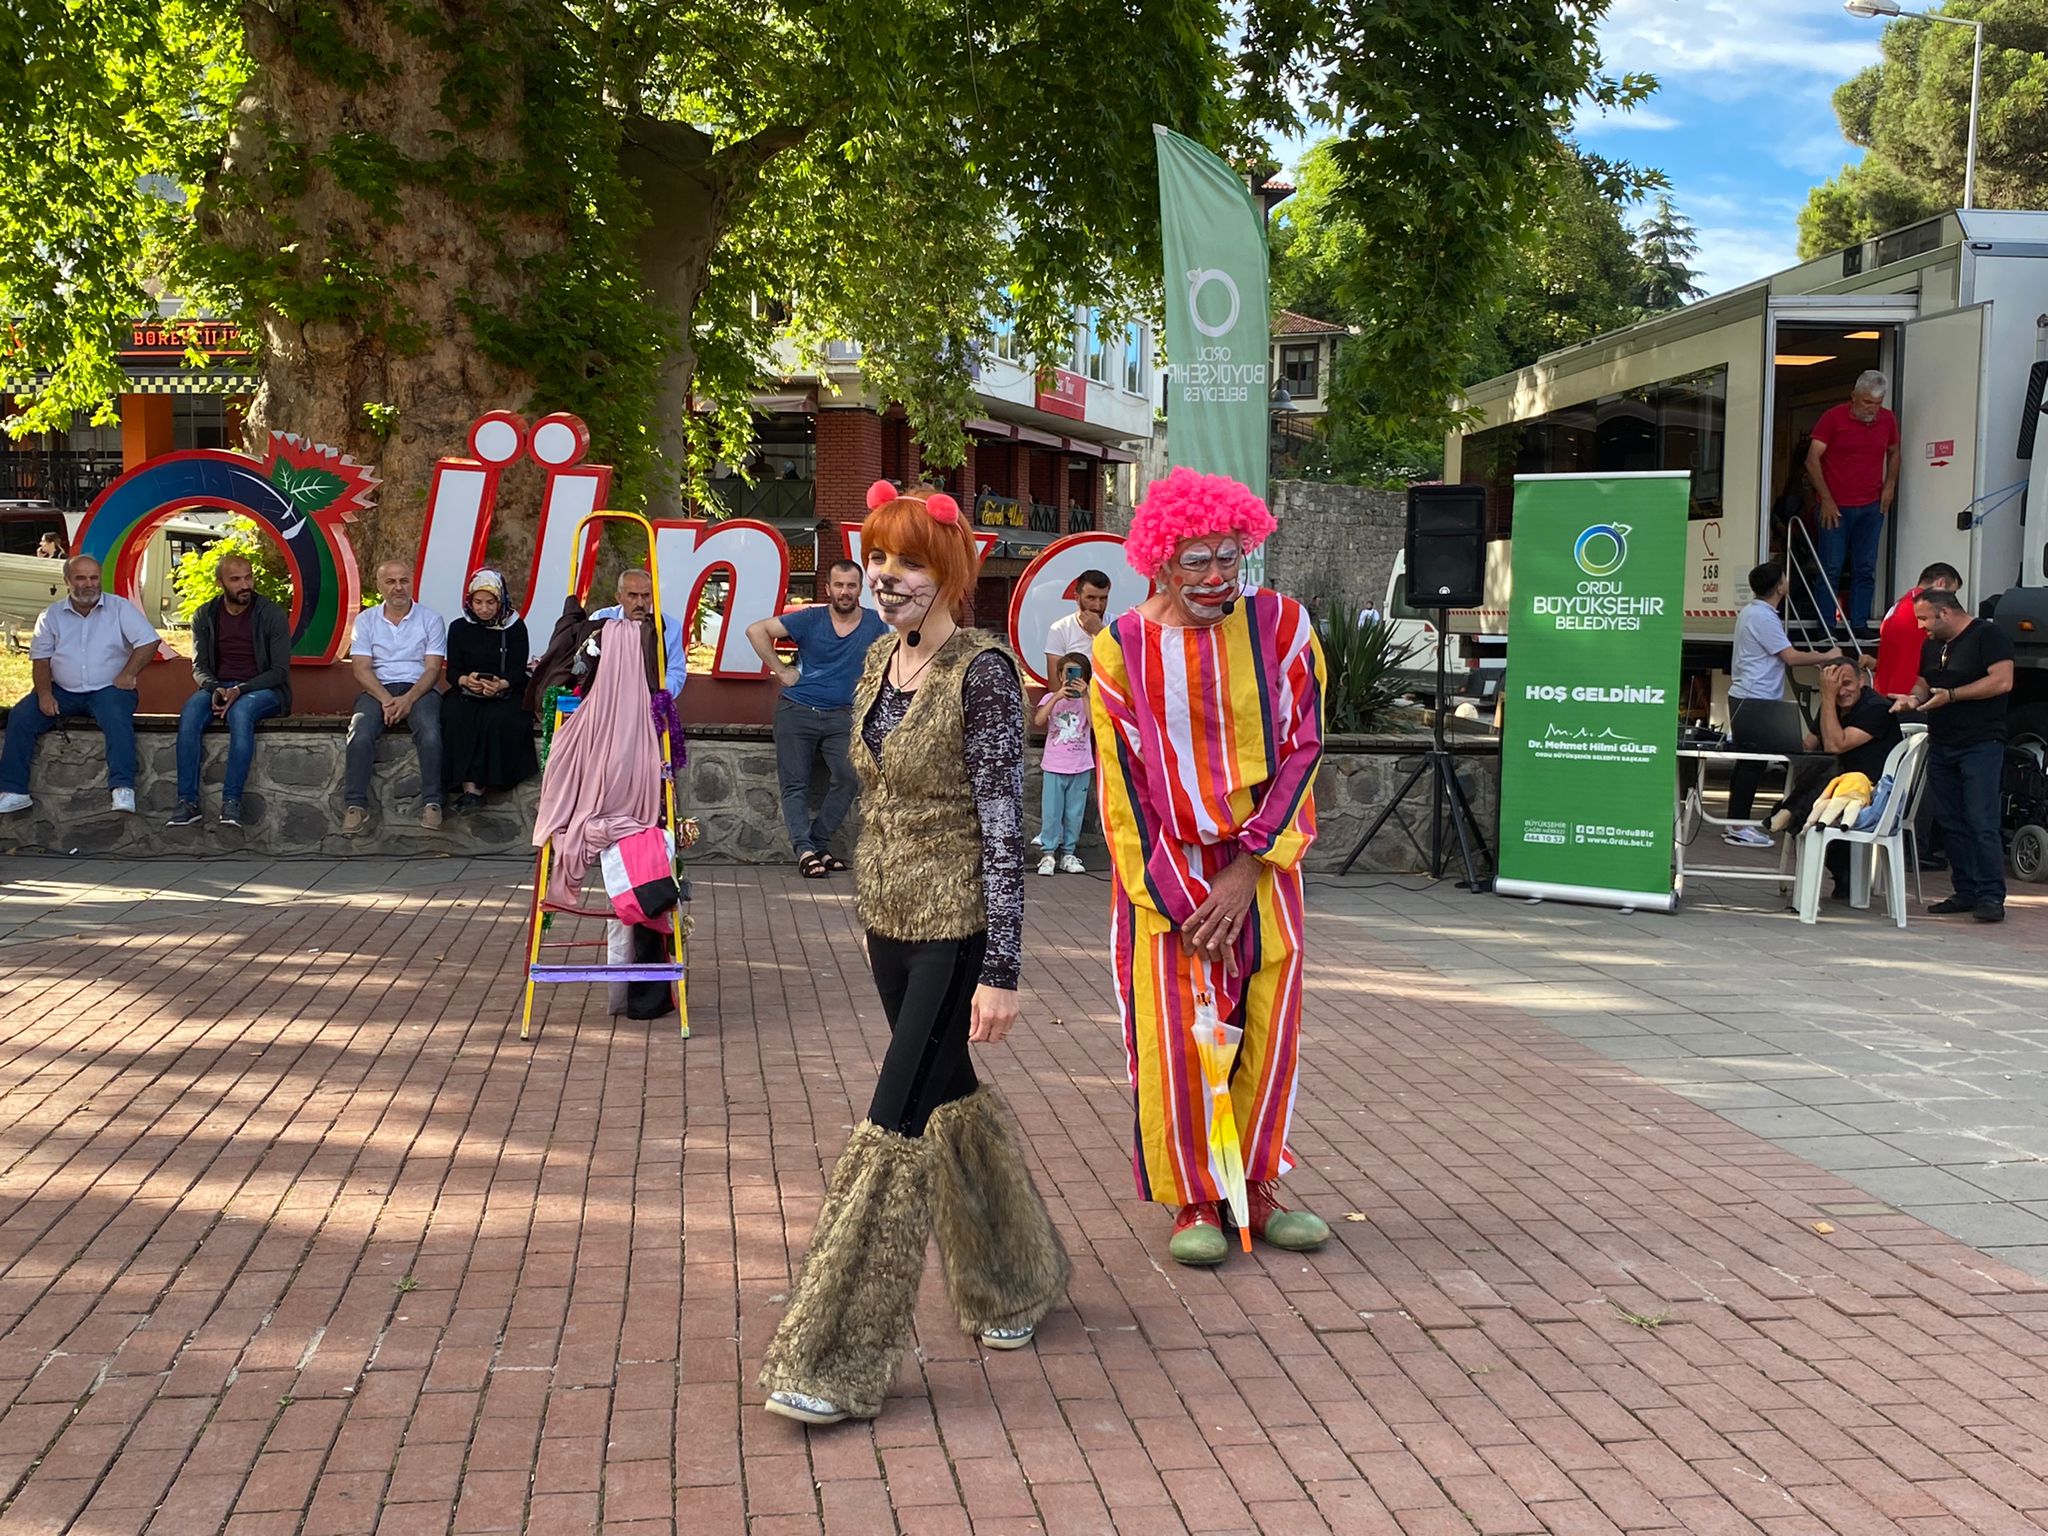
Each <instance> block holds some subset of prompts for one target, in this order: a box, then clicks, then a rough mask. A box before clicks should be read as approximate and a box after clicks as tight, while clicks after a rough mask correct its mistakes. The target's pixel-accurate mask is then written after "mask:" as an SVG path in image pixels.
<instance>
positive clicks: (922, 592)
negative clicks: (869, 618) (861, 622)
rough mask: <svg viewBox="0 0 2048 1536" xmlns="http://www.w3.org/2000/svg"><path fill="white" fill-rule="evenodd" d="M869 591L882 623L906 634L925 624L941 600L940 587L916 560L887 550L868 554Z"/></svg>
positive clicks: (873, 551)
mask: <svg viewBox="0 0 2048 1536" xmlns="http://www.w3.org/2000/svg"><path fill="white" fill-rule="evenodd" d="M867 570H868V590H869V591H871V592H873V593H874V595H875V608H876V611H877V612H879V613H880V614H881V615H882V622H883V623H884V624H887V625H888V626H889V627H890V628H892V629H896V630H901V631H903V632H905V633H908V632H909V631H911V630H913V629H916V628H917V627H918V626H919V625H921V624H923V623H924V621H925V619H926V618H927V616H929V615H930V613H931V611H932V609H933V607H934V606H935V605H936V604H937V603H938V600H939V584H938V582H937V580H935V579H934V578H933V576H932V573H931V572H930V571H929V570H928V569H926V568H925V567H924V566H922V565H920V564H918V562H917V561H915V560H906V559H904V558H903V557H902V556H901V555H898V554H894V553H892V552H890V551H889V550H886V549H871V550H869V551H868V559H867Z"/></svg>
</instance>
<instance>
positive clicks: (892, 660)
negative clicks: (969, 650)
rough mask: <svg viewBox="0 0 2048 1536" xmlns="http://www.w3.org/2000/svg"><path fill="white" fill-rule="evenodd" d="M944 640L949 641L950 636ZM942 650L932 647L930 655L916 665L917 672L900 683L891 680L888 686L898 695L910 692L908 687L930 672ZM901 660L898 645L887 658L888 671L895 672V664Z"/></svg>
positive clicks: (900, 648)
mask: <svg viewBox="0 0 2048 1536" xmlns="http://www.w3.org/2000/svg"><path fill="white" fill-rule="evenodd" d="M946 638H947V639H948V640H950V639H952V638H953V637H952V636H951V635H948V636H947V637H946ZM944 649H945V647H944V646H943V645H935V646H933V647H932V653H931V655H929V656H927V657H925V659H924V660H923V661H920V662H919V663H918V664H917V670H916V671H915V672H912V673H911V674H910V675H909V676H908V677H905V678H903V679H902V680H901V681H897V680H894V679H892V680H891V681H890V684H889V686H890V687H892V688H894V689H895V690H896V691H897V692H898V693H908V692H910V685H911V684H912V683H914V682H916V681H917V680H918V679H919V678H920V677H923V676H924V675H925V673H926V672H928V671H929V670H931V664H932V663H933V662H935V661H937V660H938V659H939V652H940V651H942V650H944ZM902 658H903V647H902V646H901V645H899V646H897V647H896V649H895V651H894V652H893V653H892V654H891V655H890V657H889V670H890V671H892V672H893V671H897V670H898V666H897V663H898V662H900V661H901V660H902Z"/></svg>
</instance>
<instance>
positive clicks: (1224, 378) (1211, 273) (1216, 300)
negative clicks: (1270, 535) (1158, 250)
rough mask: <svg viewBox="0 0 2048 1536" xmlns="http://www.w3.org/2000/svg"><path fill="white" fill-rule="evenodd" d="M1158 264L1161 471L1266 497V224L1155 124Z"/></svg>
mask: <svg viewBox="0 0 2048 1536" xmlns="http://www.w3.org/2000/svg"><path fill="white" fill-rule="evenodd" d="M1152 132H1153V134H1154V135H1155V136H1156V137H1157V139H1158V143H1159V227H1160V243H1161V245H1162V246H1163V248H1164V250H1165V254H1166V461H1167V464H1168V465H1169V466H1170V467H1173V468H1178V467H1180V466H1181V465H1183V464H1185V465H1186V466H1187V467H1188V468H1190V469H1198V470H1200V471H1202V472H1203V473H1204V474H1209V475H1228V476H1230V478H1231V479H1233V480H1239V481H1242V482H1243V483H1244V484H1246V485H1248V486H1250V487H1251V488H1252V489H1253V490H1254V491H1256V492H1257V493H1258V494H1259V497H1260V498H1261V499H1262V500H1263V499H1264V497H1265V495H1266V461H1267V453H1268V433H1269V432H1270V430H1271V427H1270V422H1269V417H1268V413H1267V407H1266V402H1267V400H1268V398H1269V397H1270V396H1271V395H1272V392H1273V381H1272V377H1271V361H1272V348H1271V337H1270V334H1269V333H1270V331H1271V328H1272V315H1271V310H1270V301H1269V299H1268V297H1267V291H1266V221H1265V220H1264V218H1262V217H1261V216H1260V213H1259V205H1258V203H1257V202H1255V201H1254V200H1253V198H1252V194H1251V190H1250V188H1248V187H1247V186H1246V185H1245V180H1244V177H1242V176H1240V175H1239V174H1238V173H1237V172H1236V171H1234V170H1232V169H1231V168H1230V167H1229V166H1228V165H1226V164H1224V163H1223V161H1221V160H1219V159H1218V158H1217V157H1216V156H1215V155H1213V154H1211V153H1210V152H1209V151H1208V150H1206V149H1204V148H1202V146H1201V145H1199V144H1197V143H1196V142H1195V141H1194V140H1192V139H1186V138H1182V137H1181V136H1180V135H1179V134H1177V133H1174V132H1173V131H1172V130H1170V129H1167V128H1162V127H1160V126H1158V125H1157V124H1156V123H1155V124H1154V125H1153V128H1152Z"/></svg>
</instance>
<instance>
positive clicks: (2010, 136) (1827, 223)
mask: <svg viewBox="0 0 2048 1536" xmlns="http://www.w3.org/2000/svg"><path fill="white" fill-rule="evenodd" d="M1935 9H1937V10H1939V11H1941V12H1942V13H1944V14H1948V15H1954V16H1959V17H1967V18H1969V19H1970V20H1972V21H1981V22H1983V23H1984V73H1983V84H1982V87H1981V89H1980V92H1979V96H1980V102H1981V105H1980V108H1979V111H1978V126H1977V190H1976V201H1977V206H1978V207H1980V208H2041V207H2048V0H1974V3H1962V4H1956V3H1951V4H1948V5H1944V6H1939V7H1936V8H1935ZM1972 44H1973V34H1972V32H1971V31H1970V29H1969V28H1967V27H1957V26H1944V25H1942V24H1941V23H1939V22H1921V21H1912V20H1905V21H1898V22H1894V23H1892V24H1891V25H1890V26H1887V27H1886V28H1885V31H1884V56H1883V59H1882V61H1881V62H1879V63H1877V64H1873V65H1871V66H1870V67H1869V68H1868V69H1865V70H1863V71H1862V72H1861V73H1859V74H1858V75H1857V76H1856V77H1855V78H1854V79H1852V80H1849V81H1847V82H1846V83H1844V84H1843V85H1841V86H1840V87H1838V88H1837V89H1836V91H1835V116H1836V118H1837V119H1838V120H1839V121H1840V122H1841V125H1842V136H1843V137H1844V138H1846V139H1848V141H1849V142H1850V143H1852V144H1856V145H1860V146H1861V147H1862V148H1863V150H1864V156H1863V160H1862V162H1861V163H1860V164H1858V165H1851V166H1845V167H1843V169H1842V172H1841V174H1840V175H1838V176H1836V177H1833V178H1832V179H1830V180H1829V181H1827V182H1825V183H1824V184H1822V185H1821V186H1819V187H1816V188H1815V189H1814V190H1813V192H1812V193H1811V194H1810V195H1809V196H1808V198H1807V201H1806V207H1805V208H1804V209H1803V210H1802V211H1801V212H1800V215H1799V254H1800V255H1801V256H1818V255H1821V254H1823V253H1825V252H1827V251H1833V250H1840V249H1841V248H1843V247H1844V246H1849V245H1854V244H1856V243H1857V242H1859V241H1862V240H1867V239H1869V238H1870V237H1871V236H1872V235H1877V234H1882V233H1883V232H1884V231H1886V230H1888V229H1896V228H1898V227H1899V226H1900V225H1902V224H1910V223H1913V222H1915V221H1916V220H1919V219H1923V218H1926V217H1928V216H1929V215H1931V214H1935V213H1939V212H1941V211H1942V210H1944V209H1947V208H1959V207H1961V206H1962V202H1963V172H1964V167H1965V163H1966V159H1967V150H1968V145H1969V118H1970V54H1971V48H1972Z"/></svg>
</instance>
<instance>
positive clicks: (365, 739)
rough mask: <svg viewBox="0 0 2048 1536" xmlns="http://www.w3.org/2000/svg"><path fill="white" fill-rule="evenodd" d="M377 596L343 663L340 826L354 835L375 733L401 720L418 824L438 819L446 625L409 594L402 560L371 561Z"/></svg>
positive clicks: (365, 812)
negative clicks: (355, 690) (349, 696)
mask: <svg viewBox="0 0 2048 1536" xmlns="http://www.w3.org/2000/svg"><path fill="white" fill-rule="evenodd" d="M377 590H378V592H379V593H381V594H382V596H383V599H384V600H383V602H381V603H379V604H378V605H377V606H376V607H375V608H365V609H364V610H363V611H362V612H361V613H360V614H358V615H356V631H355V640H354V642H353V643H352V644H351V645H350V646H349V665H350V666H351V667H352V668H353V669H354V671H355V678H356V686H357V687H359V688H361V689H362V690H363V691H362V692H361V693H360V694H359V695H357V697H356V710H355V714H354V716H353V717H352V718H351V719H350V720H349V723H348V756H347V761H346V765H345V767H344V769H343V772H342V793H343V795H344V796H345V797H346V799H347V801H348V811H347V813H346V814H345V815H344V816H343V817H342V821H341V830H342V831H343V832H346V833H348V834H350V835H351V836H353V835H354V834H355V833H358V832H360V831H362V830H363V828H364V827H366V826H368V825H369V822H370V773H371V770H372V769H374V768H375V767H376V765H377V738H378V737H379V736H381V735H383V734H384V731H385V729H386V728H387V727H389V726H394V725H397V724H398V723H399V722H400V721H401V720H402V721H404V722H405V724H406V727H407V728H408V729H409V730H410V731H411V732H412V745H413V751H414V752H415V753H416V754H417V755H418V757H419V761H420V825H421V826H423V827H425V828H426V829H427V830H428V831H429V832H431V831H433V830H434V829H435V828H437V827H439V826H440V825H441V695H440V693H439V691H438V689H439V685H440V682H441V673H442V671H443V669H444V668H446V666H447V665H448V625H447V622H446V621H445V620H444V619H443V618H442V617H441V616H440V615H439V614H438V613H435V612H434V611H433V610H432V609H429V608H422V607H420V605H419V604H417V603H415V602H414V601H413V600H412V570H411V568H410V567H408V566H407V565H406V564H405V563H404V562H403V561H400V560H386V561H385V562H384V563H383V564H382V565H380V566H378V567H377Z"/></svg>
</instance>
